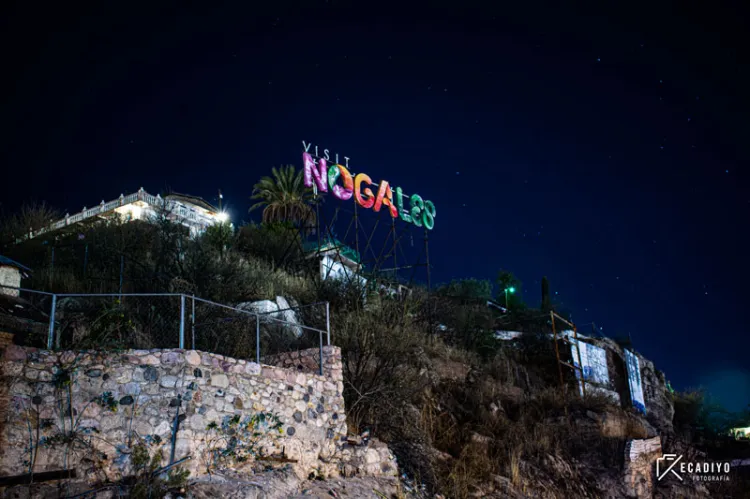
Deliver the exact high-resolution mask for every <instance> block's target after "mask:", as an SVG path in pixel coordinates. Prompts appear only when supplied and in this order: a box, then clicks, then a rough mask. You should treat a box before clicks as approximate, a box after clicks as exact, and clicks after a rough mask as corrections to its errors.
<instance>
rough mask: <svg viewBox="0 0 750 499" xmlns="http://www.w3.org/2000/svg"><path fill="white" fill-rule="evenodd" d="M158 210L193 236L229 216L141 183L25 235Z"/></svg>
mask: <svg viewBox="0 0 750 499" xmlns="http://www.w3.org/2000/svg"><path fill="white" fill-rule="evenodd" d="M161 213H164V214H166V216H167V218H168V219H169V220H171V221H173V222H175V223H179V224H182V225H184V226H185V227H187V228H188V229H190V235H191V236H196V235H198V234H200V233H202V232H203V231H205V230H206V228H208V227H209V226H211V225H214V224H216V223H220V222H224V221H226V220H227V219H228V216H227V214H226V213H225V212H222V211H220V210H219V209H218V208H216V207H215V206H213V205H211V204H209V203H208V202H206V201H204V200H203V199H201V198H199V197H197V196H188V195H185V194H176V193H174V194H168V195H166V196H164V197H163V198H162V197H161V196H160V195H158V194H157V195H156V196H153V195H151V194H149V193H148V192H146V191H144V190H143V187H141V188H140V189H139V190H138V192H135V193H133V194H128V195H127V196H125V195H124V194H120V197H119V198H117V199H113V200H112V201H110V202H108V203H105V202H104V200H102V202H101V203H99V204H98V205H97V206H94V207H91V208H86V207H85V206H84V207H83V210H81V211H80V212H78V213H76V214H74V215H69V214H66V215H65V218H63V219H61V220H58V221H57V222H54V223H52V224H50V225H49V226H48V227H44V228H42V229H39V230H36V231H33V232H29V234H28V236H27V238H26V239H32V238H34V237H38V236H40V235H42V234H45V233H47V232H50V231H54V230H58V229H62V228H65V227H69V226H71V225H75V224H77V223H81V222H83V221H95V220H97V219H100V220H106V219H111V218H113V217H116V216H120V217H122V218H124V219H125V220H126V221H129V220H154V219H156V218H157V217H158V216H159V215H160V214H161Z"/></svg>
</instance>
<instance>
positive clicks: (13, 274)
mask: <svg viewBox="0 0 750 499" xmlns="http://www.w3.org/2000/svg"><path fill="white" fill-rule="evenodd" d="M0 285H2V286H9V287H11V288H20V287H21V272H20V271H19V270H18V269H17V268H15V267H11V266H9V265H0ZM0 293H2V294H4V295H9V296H18V290H17V289H7V288H0Z"/></svg>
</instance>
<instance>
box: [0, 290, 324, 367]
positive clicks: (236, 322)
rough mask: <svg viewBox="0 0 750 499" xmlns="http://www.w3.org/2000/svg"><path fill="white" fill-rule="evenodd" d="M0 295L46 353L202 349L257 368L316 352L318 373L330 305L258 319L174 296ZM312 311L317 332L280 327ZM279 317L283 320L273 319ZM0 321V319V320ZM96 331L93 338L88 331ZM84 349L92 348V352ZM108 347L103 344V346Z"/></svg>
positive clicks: (242, 311)
mask: <svg viewBox="0 0 750 499" xmlns="http://www.w3.org/2000/svg"><path fill="white" fill-rule="evenodd" d="M0 295H6V296H8V298H7V299H8V300H16V301H17V302H18V303H16V304H14V305H13V309H14V311H16V312H17V310H18V309H19V307H17V306H16V305H19V304H20V309H23V308H24V306H26V307H27V308H28V310H27V311H26V312H27V313H28V314H30V315H34V316H35V317H31V318H29V317H23V318H22V319H21V321H22V322H23V323H24V324H27V325H28V327H29V330H31V329H35V331H36V334H37V335H40V334H41V327H36V328H32V327H31V326H32V325H36V326H43V325H44V322H45V321H46V323H47V324H46V327H44V329H45V333H46V338H41V337H39V338H37V339H38V343H39V344H42V345H46V348H47V349H49V350H75V349H97V348H107V347H108V346H110V345H112V347H113V348H133V349H144V350H145V349H152V348H179V349H192V350H202V351H207V352H211V353H218V354H221V355H226V356H230V357H236V358H245V359H247V360H254V361H255V362H257V363H259V364H260V363H261V361H262V360H263V356H262V355H261V353H263V355H264V356H271V355H276V354H280V353H286V352H291V351H295V350H298V351H299V350H303V349H304V350H307V349H308V348H314V347H315V346H317V347H318V349H319V353H320V358H319V373H320V374H321V375H322V374H323V365H324V359H323V347H324V345H330V344H331V321H330V305H329V303H328V302H318V303H312V304H309V305H303V306H297V307H289V308H286V309H280V310H270V311H267V312H259V311H253V310H248V309H246V308H242V307H233V306H230V305H225V304H221V303H216V302H213V301H210V300H205V299H203V298H199V297H197V296H194V295H186V294H180V293H103V294H80V293H48V292H44V291H37V290H32V289H27V288H17V287H11V286H2V285H0ZM312 307H319V308H321V309H324V310H325V312H324V314H320V315H322V317H321V319H322V320H324V323H325V326H324V327H325V328H323V327H312V326H308V325H305V324H302V323H301V321H290V320H286V316H285V314H288V313H290V312H291V313H293V314H294V315H296V316H298V315H299V314H300V313H301V312H302V310H303V309H309V308H312ZM279 317H285V318H283V319H282V318H279ZM0 318H1V316H0ZM95 328H97V330H96V331H94V329H95ZM92 342H93V343H94V344H93V345H92ZM108 342H110V343H108Z"/></svg>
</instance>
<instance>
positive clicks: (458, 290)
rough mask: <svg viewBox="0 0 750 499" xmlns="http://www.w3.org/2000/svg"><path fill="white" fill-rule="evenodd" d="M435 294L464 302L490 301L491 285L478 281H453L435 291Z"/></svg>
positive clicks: (488, 282) (487, 282)
mask: <svg viewBox="0 0 750 499" xmlns="http://www.w3.org/2000/svg"><path fill="white" fill-rule="evenodd" d="M436 292H437V294H438V295H440V296H447V297H451V298H457V299H459V300H461V301H464V302H469V301H482V300H491V299H492V283H490V281H485V280H479V279H454V280H453V281H451V282H450V284H445V285H443V286H440V287H439V288H438V289H437V291H436Z"/></svg>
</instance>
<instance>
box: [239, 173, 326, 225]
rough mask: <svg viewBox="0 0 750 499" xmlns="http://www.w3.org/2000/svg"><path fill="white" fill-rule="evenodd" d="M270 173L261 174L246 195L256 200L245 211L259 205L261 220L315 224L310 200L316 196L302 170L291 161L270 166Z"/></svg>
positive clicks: (312, 200)
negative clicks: (305, 179) (290, 163)
mask: <svg viewBox="0 0 750 499" xmlns="http://www.w3.org/2000/svg"><path fill="white" fill-rule="evenodd" d="M271 173H272V174H273V177H263V178H261V179H260V180H259V181H258V183H256V184H255V185H254V186H253V195H252V196H251V197H250V199H253V200H258V202H257V203H255V204H254V205H253V206H251V207H250V210H249V211H253V210H256V209H258V208H263V222H265V223H271V222H292V223H294V224H299V225H303V226H308V227H311V226H313V225H314V224H315V210H314V209H313V207H312V205H311V204H312V202H314V201H315V199H316V197H315V195H314V193H313V191H312V190H311V189H307V188H306V187H305V184H304V177H303V171H302V170H299V171H297V170H296V169H295V167H294V165H286V166H282V167H281V168H278V169H277V168H275V167H274V168H271Z"/></svg>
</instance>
